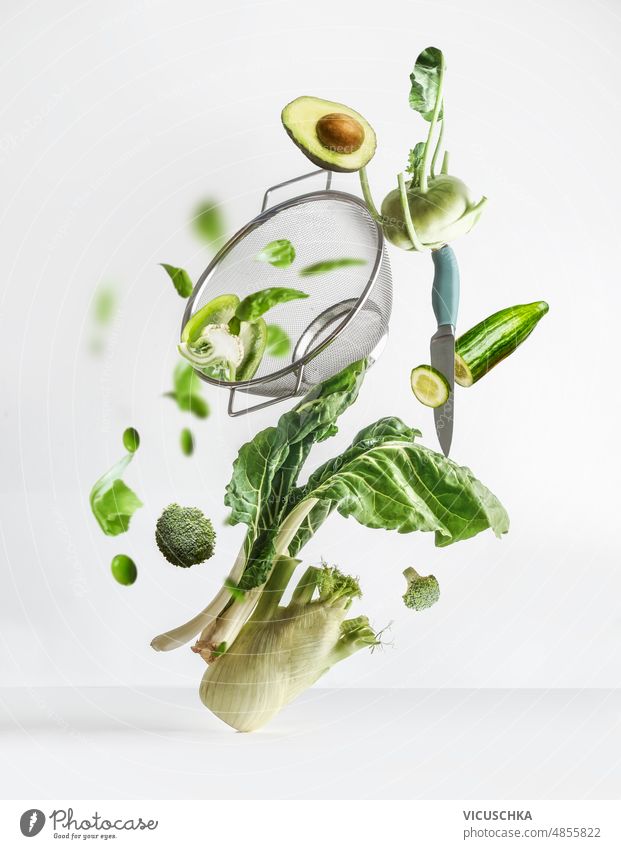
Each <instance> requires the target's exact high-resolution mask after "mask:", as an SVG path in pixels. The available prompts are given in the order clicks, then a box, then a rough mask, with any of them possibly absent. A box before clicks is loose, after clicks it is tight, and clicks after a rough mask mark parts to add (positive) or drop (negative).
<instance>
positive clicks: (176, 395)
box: [166, 362, 209, 419]
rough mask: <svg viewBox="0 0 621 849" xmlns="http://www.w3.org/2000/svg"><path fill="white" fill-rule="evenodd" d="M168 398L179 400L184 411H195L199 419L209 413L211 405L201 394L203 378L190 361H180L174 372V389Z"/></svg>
mask: <svg viewBox="0 0 621 849" xmlns="http://www.w3.org/2000/svg"><path fill="white" fill-rule="evenodd" d="M166 397H167V398H172V399H173V401H176V402H177V406H178V407H179V409H180V410H182V411H183V412H184V413H186V412H187V413H193V414H194V415H195V416H196V417H197V418H199V419H206V418H207V416H208V415H209V405H208V403H207V401H205V399H204V398H203V396H202V395H201V379H200V377H199V376H198V375H197V374H196V372H195V371H194V369H193V368H192V366H191V365H189V363H184V362H178V363H177V365H176V366H175V370H174V372H173V391H172V392H166Z"/></svg>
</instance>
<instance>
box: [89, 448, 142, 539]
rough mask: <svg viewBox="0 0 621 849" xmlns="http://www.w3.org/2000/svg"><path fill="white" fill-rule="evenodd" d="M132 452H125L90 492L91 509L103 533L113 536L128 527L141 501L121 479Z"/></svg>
mask: <svg viewBox="0 0 621 849" xmlns="http://www.w3.org/2000/svg"><path fill="white" fill-rule="evenodd" d="M133 456H134V455H133V454H126V455H125V457H123V458H122V459H121V460H119V462H118V463H116V465H114V466H113V467H112V468H111V469H110V471H108V472H106V474H105V475H104V476H103V477H101V478H100V479H99V480H98V481H97V483H96V484H95V485H94V486H93V488H92V490H91V494H90V504H91V510H92V511H93V515H94V517H95V518H96V519H97V521H98V522H99V527H100V528H101V529H102V531H103V532H104V534H107V535H108V536H111V537H115V536H118V534H123V533H125V531H126V530H127V529H128V528H129V522H130V520H131V517H132V516H133V515H134V513H135V512H136V510H137V509H138V508H139V507H142V501H141V500H140V499H139V498H138V496H137V495H136V493H135V492H134V491H133V490H131V489H130V488H129V487H128V486H127V485H126V484H125V483H123V481H122V480H121V475H122V474H123V472H124V471H125V469H126V468H127V466H128V465H129V464H130V463H131V461H132V458H133Z"/></svg>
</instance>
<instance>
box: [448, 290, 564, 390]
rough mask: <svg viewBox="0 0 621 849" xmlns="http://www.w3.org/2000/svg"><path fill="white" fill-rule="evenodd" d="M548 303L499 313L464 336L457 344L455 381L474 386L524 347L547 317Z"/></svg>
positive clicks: (516, 307) (527, 305)
mask: <svg viewBox="0 0 621 849" xmlns="http://www.w3.org/2000/svg"><path fill="white" fill-rule="evenodd" d="M548 309H549V307H548V305H547V304H546V302H545V301H534V302H533V303H532V304H518V305H517V306H514V307H507V308H506V309H504V310H499V312H495V313H494V314H493V315H490V316H489V317H488V318H486V319H484V320H483V321H481V322H479V324H477V325H475V326H474V327H472V328H471V329H470V330H468V332H467V333H464V335H463V336H460V337H459V339H458V340H457V342H456V343H455V380H456V381H457V383H459V385H460V386H472V384H473V383H476V382H477V380H480V379H481V378H482V377H483V375H485V374H487V372H488V371H489V370H490V369H492V368H494V366H495V365H498V363H499V362H500V361H501V360H504V359H505V357H508V356H509V354H512V353H513V352H514V351H515V349H516V348H517V347H518V346H519V345H521V344H522V342H523V341H524V340H525V339H526V337H527V336H530V334H531V333H532V332H533V330H534V329H535V327H536V326H537V323H538V322H539V319H541V318H543V316H544V315H545V314H546V313H547V311H548Z"/></svg>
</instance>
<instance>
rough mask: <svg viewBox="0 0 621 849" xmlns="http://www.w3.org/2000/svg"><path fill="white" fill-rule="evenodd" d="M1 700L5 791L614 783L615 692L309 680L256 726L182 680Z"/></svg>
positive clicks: (417, 793)
mask: <svg viewBox="0 0 621 849" xmlns="http://www.w3.org/2000/svg"><path fill="white" fill-rule="evenodd" d="M0 709H1V713H0V746H1V748H2V753H3V757H4V759H5V762H8V763H10V764H11V769H10V770H3V771H2V776H1V777H0V798H6V799H9V798H10V799H14V798H15V799H16V798H24V799H28V798H32V799H38V798H49V797H50V794H51V795H52V796H53V798H56V799H63V798H64V799H67V800H76V799H123V798H127V799H149V798H153V799H157V798H162V799H227V798H228V799H331V798H335V799H384V798H388V799H460V798H463V799H484V798H488V799H615V798H617V799H618V798H619V794H620V793H621V768H620V767H621V764H620V760H621V747H620V744H621V693H619V692H618V691H617V692H611V691H606V690H585V691H582V692H579V691H570V690H549V691H547V692H546V691H541V690H515V691H507V690H479V691H476V690H440V691H432V690H392V691H391V690H378V689H374V690H340V691H336V690H325V689H315V690H312V691H310V692H308V693H307V694H306V695H305V696H304V697H303V698H301V699H300V700H298V701H297V702H296V703H294V704H293V705H290V706H289V707H288V708H287V709H286V710H285V711H284V712H283V713H281V714H280V716H279V717H277V718H276V719H275V720H274V721H273V722H272V723H271V725H269V726H268V727H267V728H266V729H264V730H262V731H260V732H257V733H255V734H238V733H235V732H233V731H232V730H231V729H230V728H228V726H226V725H224V724H223V723H221V722H220V721H219V720H217V719H215V718H214V717H213V716H212V715H211V714H209V713H208V712H207V711H206V710H205V709H204V708H203V706H202V705H201V704H200V702H199V700H198V696H197V694H196V692H194V691H190V690H181V689H177V690H170V689H169V690H163V689H146V690H139V691H138V690H136V691H130V690H122V689H119V688H116V689H110V688H86V689H80V690H71V689H69V688H64V689H63V688H59V689H50V690H47V689H43V688H38V689H33V690H30V691H23V690H18V689H13V690H3V691H2V692H0ZM16 718H18V720H19V722H18V721H17V719H16Z"/></svg>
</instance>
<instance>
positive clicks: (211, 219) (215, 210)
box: [192, 200, 226, 250]
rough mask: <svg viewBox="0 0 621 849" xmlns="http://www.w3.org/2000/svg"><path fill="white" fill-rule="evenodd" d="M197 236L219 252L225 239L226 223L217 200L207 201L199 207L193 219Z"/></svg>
mask: <svg viewBox="0 0 621 849" xmlns="http://www.w3.org/2000/svg"><path fill="white" fill-rule="evenodd" d="M192 223H193V224H194V229H195V231H196V233H197V235H198V236H199V237H200V238H201V239H202V240H203V241H204V242H207V244H208V245H210V246H211V247H212V248H213V249H214V250H218V249H219V248H220V246H221V245H222V242H223V241H224V237H225V231H226V227H225V223H224V216H223V215H222V211H221V208H220V206H219V204H218V202H217V201H216V200H206V201H203V202H202V203H201V204H199V205H198V207H197V209H196V211H195V213H194V217H193V219H192Z"/></svg>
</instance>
